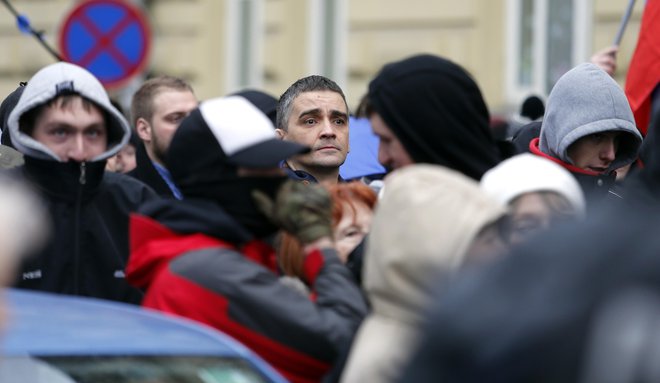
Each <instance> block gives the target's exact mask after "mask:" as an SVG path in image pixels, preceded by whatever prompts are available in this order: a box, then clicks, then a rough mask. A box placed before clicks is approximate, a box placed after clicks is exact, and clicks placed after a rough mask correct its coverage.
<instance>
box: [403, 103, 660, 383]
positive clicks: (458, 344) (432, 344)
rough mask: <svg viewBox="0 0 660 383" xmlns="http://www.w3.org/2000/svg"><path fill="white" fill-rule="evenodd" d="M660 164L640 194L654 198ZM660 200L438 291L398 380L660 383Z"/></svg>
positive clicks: (646, 172)
mask: <svg viewBox="0 0 660 383" xmlns="http://www.w3.org/2000/svg"><path fill="white" fill-rule="evenodd" d="M656 117H660V115H656ZM656 121H660V119H656ZM654 128H656V129H657V128H660V126H658V124H657V123H656V124H655V126H654ZM659 166H660V157H658V156H652V157H650V158H649V162H647V163H646V166H645V167H644V169H642V170H641V174H640V176H641V175H643V177H639V178H637V179H638V180H639V181H640V182H639V183H638V184H636V186H637V188H638V189H639V190H641V189H645V192H646V193H649V192H652V194H654V195H657V192H658V189H657V185H659V182H660V172H658V169H660V167H659ZM643 194H645V193H641V194H640V196H642V195H643ZM658 202H660V201H659V200H658V199H657V197H654V199H646V200H641V198H640V199H637V198H636V199H634V200H632V199H627V200H626V202H625V204H624V205H618V204H617V205H614V206H610V207H609V208H608V209H602V210H600V211H597V212H595V213H594V215H593V216H589V217H588V218H587V221H585V222H584V223H576V224H569V225H566V226H562V227H557V228H555V229H551V230H550V231H549V232H547V233H545V234H544V235H543V236H538V237H537V238H536V240H535V241H534V242H527V243H524V244H522V245H521V246H519V247H517V248H516V249H514V251H513V252H512V254H510V255H509V256H508V257H504V258H503V259H502V260H501V261H499V262H498V263H496V264H494V265H493V266H492V267H491V268H488V269H483V270H479V271H477V272H475V273H473V274H471V275H465V276H463V278H461V279H459V280H457V283H456V284H455V285H454V286H452V288H451V289H450V291H448V292H447V291H446V290H445V288H444V286H440V289H441V290H439V291H441V292H443V293H445V295H444V297H443V298H442V299H440V300H439V301H438V303H437V307H436V308H435V309H434V310H433V312H432V314H431V315H430V316H429V318H428V320H427V321H426V325H425V326H424V330H423V331H425V334H426V338H425V339H424V341H423V342H422V344H421V347H420V348H419V350H418V351H417V352H416V353H415V356H414V357H413V358H412V363H411V364H410V365H409V366H408V368H406V372H405V373H404V375H403V377H402V379H401V382H419V383H424V382H484V381H488V382H513V383H515V382H521V383H522V382H548V383H553V382H584V383H615V382H616V383H651V382H658V381H660V370H658V368H657V365H658V363H657V361H658V360H659V359H660V348H659V347H658V345H659V344H660V325H659V324H660V310H659V309H658V307H660V257H658V253H660V236H658V235H657V232H658V227H660V204H659V203H658Z"/></svg>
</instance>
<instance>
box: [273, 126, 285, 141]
mask: <svg viewBox="0 0 660 383" xmlns="http://www.w3.org/2000/svg"><path fill="white" fill-rule="evenodd" d="M275 134H277V137H279V138H280V140H283V139H284V137H286V131H285V130H284V129H279V128H278V129H275Z"/></svg>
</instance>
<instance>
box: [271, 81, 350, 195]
mask: <svg viewBox="0 0 660 383" xmlns="http://www.w3.org/2000/svg"><path fill="white" fill-rule="evenodd" d="M276 121H277V123H276V128H277V129H276V131H277V134H278V135H279V136H280V137H281V138H282V139H283V140H285V141H292V142H297V143H300V144H303V145H307V146H309V147H311V151H310V152H309V153H308V154H303V155H299V156H296V157H293V158H290V159H288V160H287V161H286V162H285V168H286V169H288V172H289V175H290V176H291V177H292V178H295V179H299V180H302V181H308V182H309V181H311V182H320V183H323V184H333V183H337V181H339V180H340V179H341V178H340V177H339V166H341V164H343V163H344V161H345V160H346V155H347V154H348V150H349V144H348V104H347V103H346V97H345V96H344V92H343V91H342V90H341V88H340V87H339V86H338V85H337V84H336V83H335V82H334V81H332V80H330V79H328V78H326V77H323V76H316V75H314V76H308V77H304V78H301V79H300V80H298V81H296V82H295V83H293V85H291V86H290V87H289V89H287V90H286V91H285V92H284V93H283V94H282V96H281V97H280V100H279V103H278V106H277V120H276Z"/></svg>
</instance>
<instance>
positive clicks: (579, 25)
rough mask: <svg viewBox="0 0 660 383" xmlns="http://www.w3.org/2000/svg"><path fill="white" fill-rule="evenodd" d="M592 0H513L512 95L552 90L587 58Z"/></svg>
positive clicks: (515, 99)
mask: <svg viewBox="0 0 660 383" xmlns="http://www.w3.org/2000/svg"><path fill="white" fill-rule="evenodd" d="M590 7H591V1H588V0H587V1H585V0H507V20H508V21H509V22H508V23H507V25H508V31H507V35H508V41H507V64H506V65H507V88H508V89H507V93H508V95H507V97H508V99H509V101H510V102H511V103H513V104H516V105H517V104H518V103H520V102H521V101H522V100H523V99H524V98H525V97H526V96H528V95H529V94H532V93H534V94H540V95H547V94H548V93H550V90H551V89H552V86H553V85H554V83H555V82H556V81H557V80H558V79H559V77H561V76H562V75H563V74H564V73H566V72H567V71H568V70H569V69H570V68H572V67H573V66H575V65H577V64H578V63H580V62H582V61H585V60H587V58H588V57H589V51H590V48H591V47H590V44H589V41H590V39H591V34H590V33H591V18H590V17H589V15H590V9H591V8H590Z"/></svg>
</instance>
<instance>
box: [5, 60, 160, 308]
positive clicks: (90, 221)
mask: <svg viewBox="0 0 660 383" xmlns="http://www.w3.org/2000/svg"><path fill="white" fill-rule="evenodd" d="M7 124H8V127H9V131H10V133H11V141H12V143H13V144H14V146H15V147H16V149H18V150H19V151H20V152H21V153H23V154H24V160H25V165H23V166H21V167H18V168H16V169H14V170H13V171H14V172H15V173H17V174H19V175H20V176H22V177H24V178H25V180H26V181H28V183H29V184H30V185H31V186H33V187H34V188H35V189H36V190H37V191H38V193H39V195H40V197H42V198H43V199H44V200H45V201H46V204H47V209H48V211H49V213H50V216H49V219H50V222H51V224H52V226H53V236H51V238H50V240H49V241H48V243H47V245H46V246H45V247H44V249H43V250H42V251H39V252H37V253H36V254H33V255H32V256H31V257H26V258H25V262H24V263H23V264H22V267H21V269H20V270H19V278H18V280H17V281H16V282H17V283H16V284H17V286H18V287H21V288H27V289H33V290H41V291H49V292H54V293H61V294H71V295H82V296H91V297H96V298H103V299H110V300H116V301H123V302H130V303H139V301H140V300H141V298H142V293H141V292H140V291H139V290H137V289H135V288H133V287H131V286H130V285H129V284H128V283H127V282H126V281H125V279H124V269H125V267H126V262H127V259H128V252H129V246H128V245H129V244H128V216H129V213H130V212H132V211H136V210H137V208H138V206H139V205H140V204H141V203H143V202H144V201H146V200H148V199H151V198H156V195H155V194H154V192H153V191H152V190H151V189H149V188H148V187H147V186H146V185H144V184H142V183H141V182H139V181H137V180H135V179H133V178H131V177H128V176H125V175H123V174H117V173H112V172H106V171H105V165H106V160H107V159H108V158H109V157H111V156H113V155H115V154H116V153H117V152H119V150H121V149H122V148H123V147H124V146H125V145H126V143H127V142H128V140H129V137H130V128H129V126H128V123H127V122H126V120H125V119H124V117H123V116H122V115H121V113H120V112H119V111H118V110H117V109H116V108H115V107H113V106H112V104H111V103H110V99H109V98H108V95H107V93H106V91H105V89H104V88H103V85H101V83H100V82H99V81H98V80H97V79H96V78H95V77H94V76H93V75H92V74H91V73H90V72H88V71H87V70H86V69H84V68H81V67H79V66H76V65H73V64H69V63H64V62H59V63H56V64H52V65H48V66H46V67H45V68H43V69H41V70H40V71H39V72H37V73H36V74H35V75H34V76H33V77H32V78H31V79H30V81H29V82H28V84H27V85H26V86H25V89H24V90H23V93H22V94H21V96H20V98H19V100H18V102H17V104H16V106H15V107H14V109H13V110H12V112H11V113H10V114H9V119H8V122H7Z"/></svg>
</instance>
